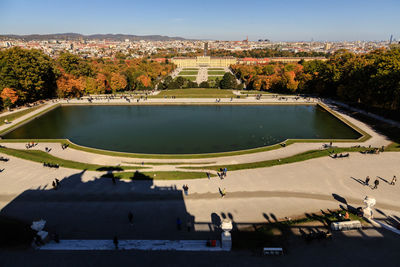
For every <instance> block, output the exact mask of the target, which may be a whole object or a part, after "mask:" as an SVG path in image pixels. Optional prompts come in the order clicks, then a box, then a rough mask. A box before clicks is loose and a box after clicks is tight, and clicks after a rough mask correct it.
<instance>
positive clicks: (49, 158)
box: [0, 148, 144, 171]
mask: <svg viewBox="0 0 400 267" xmlns="http://www.w3.org/2000/svg"><path fill="white" fill-rule="evenodd" d="M0 153H4V154H7V155H10V156H13V157H17V158H21V159H26V160H31V161H35V162H40V163H44V162H46V163H51V164H58V165H60V167H65V168H71V169H79V170H89V171H107V170H136V169H143V168H144V167H131V166H104V165H97V164H89V163H81V162H77V161H72V160H66V159H61V158H58V157H55V156H53V155H51V154H49V153H46V152H43V151H40V150H20V149H13V148H0Z"/></svg>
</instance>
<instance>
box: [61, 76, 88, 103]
mask: <svg viewBox="0 0 400 267" xmlns="http://www.w3.org/2000/svg"><path fill="white" fill-rule="evenodd" d="M85 83H86V81H85V79H84V78H77V77H75V76H73V75H72V74H68V73H64V74H62V75H61V76H60V77H59V78H58V79H57V88H58V89H57V94H58V96H59V97H80V96H82V95H83V94H84V89H85V88H84V84H85Z"/></svg>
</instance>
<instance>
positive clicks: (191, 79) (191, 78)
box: [175, 75, 197, 82]
mask: <svg viewBox="0 0 400 267" xmlns="http://www.w3.org/2000/svg"><path fill="white" fill-rule="evenodd" d="M178 77H182V78H185V79H186V80H190V81H192V82H194V81H196V79H197V76H179V75H178ZM175 80H176V78H175Z"/></svg>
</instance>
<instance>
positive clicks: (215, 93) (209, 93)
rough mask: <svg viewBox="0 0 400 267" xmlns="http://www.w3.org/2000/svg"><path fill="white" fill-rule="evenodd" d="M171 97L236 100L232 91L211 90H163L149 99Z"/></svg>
mask: <svg viewBox="0 0 400 267" xmlns="http://www.w3.org/2000/svg"><path fill="white" fill-rule="evenodd" d="M171 96H175V97H176V98H231V97H235V98H236V95H235V94H233V93H232V90H222V89H211V88H210V89H201V88H199V89H174V90H163V91H161V92H160V93H159V94H158V95H155V96H151V98H164V97H171Z"/></svg>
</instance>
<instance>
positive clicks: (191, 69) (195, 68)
mask: <svg viewBox="0 0 400 267" xmlns="http://www.w3.org/2000/svg"><path fill="white" fill-rule="evenodd" d="M183 70H184V71H185V70H197V71H198V70H199V69H198V68H184V69H183Z"/></svg>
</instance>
